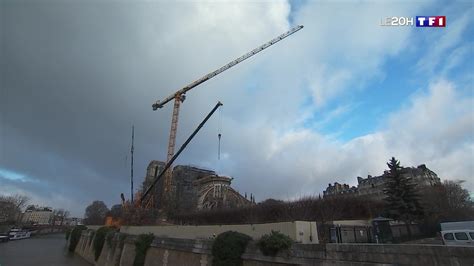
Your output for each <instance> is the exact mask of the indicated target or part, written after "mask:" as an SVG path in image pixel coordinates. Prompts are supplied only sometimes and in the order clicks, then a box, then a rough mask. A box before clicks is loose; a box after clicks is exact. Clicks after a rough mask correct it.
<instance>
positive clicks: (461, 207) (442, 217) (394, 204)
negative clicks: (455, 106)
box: [84, 158, 474, 234]
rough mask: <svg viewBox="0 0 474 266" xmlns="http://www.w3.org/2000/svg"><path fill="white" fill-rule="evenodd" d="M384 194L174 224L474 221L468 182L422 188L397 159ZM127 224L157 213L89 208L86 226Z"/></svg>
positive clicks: (99, 205) (202, 215) (279, 204)
mask: <svg viewBox="0 0 474 266" xmlns="http://www.w3.org/2000/svg"><path fill="white" fill-rule="evenodd" d="M387 165H388V167H389V174H388V175H387V178H388V180H387V185H386V188H385V190H384V193H385V199H384V200H382V201H380V200H378V201H377V200H374V199H373V198H370V197H362V196H343V197H331V198H320V197H305V198H302V199H299V200H295V201H286V202H285V201H280V200H274V199H268V200H266V201H263V202H261V203H258V204H256V205H254V206H249V207H244V208H239V209H217V210H203V211H196V212H193V213H180V214H177V213H171V215H169V217H168V218H169V219H170V220H171V221H172V222H174V223H176V224H226V223H233V224H239V223H240V224H243V223H265V222H283V221H294V220H309V221H318V222H319V223H320V224H323V225H324V224H325V223H326V222H327V221H334V220H346V219H370V218H375V217H377V216H384V217H388V218H392V219H394V220H398V221H403V222H405V223H406V224H407V230H408V233H409V234H410V227H409V226H408V225H409V224H410V223H413V222H417V223H418V224H422V225H423V228H424V229H425V233H427V234H433V233H434V232H437V231H439V223H440V222H443V221H456V220H468V219H474V204H473V202H472V200H471V198H470V195H469V192H468V191H467V190H466V189H464V188H463V187H462V183H463V182H462V181H444V182H443V183H442V184H437V185H434V186H424V187H421V186H420V187H418V186H417V185H416V184H415V183H414V182H413V180H412V179H411V178H410V177H407V176H404V175H403V174H402V171H401V170H402V167H401V166H400V162H399V161H398V160H396V159H395V158H392V159H391V160H390V161H389V162H388V163H387ZM106 216H112V217H114V218H121V219H122V221H123V222H124V223H125V224H129V225H144V224H154V223H156V221H157V218H158V212H157V211H156V210H149V209H143V208H139V207H135V208H127V209H125V210H122V206H121V205H114V206H113V207H112V208H111V209H110V210H109V209H108V208H107V206H106V205H105V204H104V202H102V201H94V202H93V203H92V204H91V205H89V206H88V207H87V208H86V213H85V220H84V222H85V224H104V222H105V217H106Z"/></svg>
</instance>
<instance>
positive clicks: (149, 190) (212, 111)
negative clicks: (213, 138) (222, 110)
mask: <svg viewBox="0 0 474 266" xmlns="http://www.w3.org/2000/svg"><path fill="white" fill-rule="evenodd" d="M221 106H222V103H221V102H217V104H216V105H215V106H214V108H212V110H211V112H209V114H208V115H207V116H206V117H205V118H204V120H203V121H202V122H201V123H200V124H199V125H198V127H197V128H196V129H195V130H194V132H193V133H192V134H191V135H190V136H189V137H188V139H187V140H186V141H185V142H184V143H183V145H181V147H180V148H179V150H178V152H177V153H176V154H174V155H173V157H171V159H170V160H169V161H168V162H167V163H166V164H165V167H164V168H163V170H162V171H161V172H160V174H158V172H157V171H155V177H154V179H153V182H152V183H151V185H150V186H149V187H148V188H147V190H146V191H145V193H143V195H142V197H141V199H140V203H141V204H145V203H146V201H145V199H146V198H147V196H148V195H149V194H150V192H151V191H152V189H153V187H154V186H155V185H156V183H157V182H158V180H160V179H161V177H162V176H163V175H164V174H165V173H167V172H168V169H169V168H170V166H171V165H172V164H173V162H174V161H175V160H176V158H178V156H179V155H180V154H181V152H182V151H183V150H184V149H185V148H186V146H188V144H189V142H191V140H192V139H193V138H194V136H196V134H197V133H198V132H199V130H201V128H202V127H203V126H204V124H206V122H207V120H209V118H211V116H212V115H213V114H214V112H215V111H216V110H217V108H219V107H221Z"/></svg>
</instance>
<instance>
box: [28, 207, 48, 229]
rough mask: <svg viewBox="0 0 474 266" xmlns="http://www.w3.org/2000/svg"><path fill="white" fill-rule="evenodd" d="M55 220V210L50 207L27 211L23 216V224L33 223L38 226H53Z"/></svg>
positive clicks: (30, 208)
mask: <svg viewBox="0 0 474 266" xmlns="http://www.w3.org/2000/svg"><path fill="white" fill-rule="evenodd" d="M52 219H53V210H52V209H51V208H49V207H41V208H32V207H29V208H27V209H26V211H25V213H24V214H23V218H22V222H23V223H31V224H38V225H47V224H51V222H52Z"/></svg>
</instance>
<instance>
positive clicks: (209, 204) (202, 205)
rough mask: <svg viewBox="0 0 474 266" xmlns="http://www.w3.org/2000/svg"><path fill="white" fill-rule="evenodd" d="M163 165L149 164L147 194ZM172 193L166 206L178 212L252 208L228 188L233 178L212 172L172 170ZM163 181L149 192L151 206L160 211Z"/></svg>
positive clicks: (183, 167)
mask: <svg viewBox="0 0 474 266" xmlns="http://www.w3.org/2000/svg"><path fill="white" fill-rule="evenodd" d="M164 166H165V163H164V162H160V161H151V162H150V163H149V165H148V167H147V175H146V177H145V180H144V182H143V185H142V190H146V189H147V188H148V187H149V186H150V185H151V184H152V183H153V180H154V179H155V177H156V176H158V174H159V173H160V172H161V171H162V170H163V169H164ZM172 175H173V177H172V179H171V192H170V200H169V203H168V204H171V205H172V206H171V207H172V208H173V209H175V210H176V211H178V212H181V213H183V212H192V211H196V210H202V209H214V208H232V207H241V206H247V205H251V204H253V201H251V200H248V199H247V198H246V197H244V196H242V195H240V193H238V192H237V191H236V190H234V189H233V188H232V187H231V183H232V178H231V177H228V176H220V175H218V174H217V173H216V172H215V171H213V170H209V169H203V168H200V167H195V166H190V165H177V166H175V167H174V168H173V173H172ZM163 180H164V178H161V179H160V180H158V182H157V183H156V185H155V187H154V188H153V190H152V200H153V205H154V207H156V208H161V207H162V206H161V202H162V193H163Z"/></svg>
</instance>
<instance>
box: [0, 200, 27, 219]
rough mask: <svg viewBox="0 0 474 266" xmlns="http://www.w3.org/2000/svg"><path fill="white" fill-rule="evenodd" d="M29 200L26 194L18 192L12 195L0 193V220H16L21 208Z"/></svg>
mask: <svg viewBox="0 0 474 266" xmlns="http://www.w3.org/2000/svg"><path fill="white" fill-rule="evenodd" d="M29 200H30V199H29V198H28V197H27V196H23V195H19V194H15V195H13V196H3V195H0V222H3V223H14V222H17V220H18V219H19V217H20V214H21V210H22V209H23V208H24V207H25V206H26V204H28V202H29Z"/></svg>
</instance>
